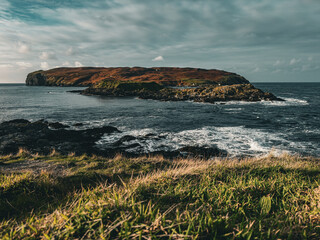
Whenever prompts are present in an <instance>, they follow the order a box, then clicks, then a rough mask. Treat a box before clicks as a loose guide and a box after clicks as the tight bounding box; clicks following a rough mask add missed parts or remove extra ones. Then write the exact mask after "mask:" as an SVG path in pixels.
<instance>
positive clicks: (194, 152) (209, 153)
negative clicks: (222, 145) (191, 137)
mask: <svg viewBox="0 0 320 240" xmlns="http://www.w3.org/2000/svg"><path fill="white" fill-rule="evenodd" d="M179 151H180V152H181V153H187V155H191V156H197V157H205V158H210V157H217V156H219V157H221V156H226V155H227V152H226V151H225V150H221V149H219V148H218V147H210V148H206V147H196V146H186V147H183V148H180V149H179Z"/></svg>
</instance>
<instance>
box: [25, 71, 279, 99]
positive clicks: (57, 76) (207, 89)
mask: <svg viewBox="0 0 320 240" xmlns="http://www.w3.org/2000/svg"><path fill="white" fill-rule="evenodd" d="M26 84H27V85H30V86H34V85H40V86H89V88H87V89H85V90H83V91H81V93H82V94H89V95H105V96H118V97H121V96H137V97H140V98H144V99H156V100H162V101H184V100H192V101H197V102H210V103H214V102H217V101H232V100H237V101H262V100H266V101H273V100H279V101H281V100H282V99H279V98H277V97H276V96H274V95H273V94H271V93H265V92H263V91H262V90H260V89H256V88H255V87H254V86H253V85H251V84H250V83H249V81H248V80H246V79H245V78H244V77H242V76H240V75H237V74H235V73H230V72H225V71H220V70H206V69H200V68H171V67H161V68H141V67H133V68H129V67H121V68H92V67H82V68H56V69H51V70H48V71H37V72H33V73H30V74H29V75H28V76H27V80H26Z"/></svg>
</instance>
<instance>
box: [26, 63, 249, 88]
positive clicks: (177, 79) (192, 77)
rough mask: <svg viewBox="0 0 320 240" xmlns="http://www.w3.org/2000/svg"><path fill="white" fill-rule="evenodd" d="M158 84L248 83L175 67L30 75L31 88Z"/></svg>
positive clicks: (225, 74)
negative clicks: (104, 83) (109, 81)
mask: <svg viewBox="0 0 320 240" xmlns="http://www.w3.org/2000/svg"><path fill="white" fill-rule="evenodd" d="M108 80H113V81H120V82H155V83H158V84H160V85H171V86H195V85H203V84H210V85H211V84H222V85H231V84H240V83H249V82H248V80H246V79H245V78H244V77H242V76H240V75H237V74H235V73H230V72H226V71H221V70H215V69H212V70H207V69H200V68H174V67H154V68H142V67H132V68H130V67H116V68H94V67H81V68H55V69H50V70H47V71H36V72H32V73H29V74H28V76H27V79H26V84H27V85H29V86H83V87H85V86H93V85H95V84H98V83H101V82H102V81H108Z"/></svg>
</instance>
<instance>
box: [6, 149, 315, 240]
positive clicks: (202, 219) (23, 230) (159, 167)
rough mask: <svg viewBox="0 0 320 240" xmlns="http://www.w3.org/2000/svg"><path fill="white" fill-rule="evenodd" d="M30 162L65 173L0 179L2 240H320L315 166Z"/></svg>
mask: <svg viewBox="0 0 320 240" xmlns="http://www.w3.org/2000/svg"><path fill="white" fill-rule="evenodd" d="M20 158H21V157H20ZM37 159H42V160H43V161H49V162H50V163H54V164H57V165H61V166H67V167H68V174H66V175H65V176H63V177H56V176H55V175H54V173H50V172H46V171H44V172H42V173H41V174H35V173H32V172H28V173H19V172H16V173H14V174H12V173H11V174H6V173H2V174H1V177H0V194H1V201H0V210H1V211H2V214H1V217H2V222H0V238H1V239H69V238H71V239H159V238H165V239H198V238H199V239H319V237H320V185H319V183H320V163H319V160H320V159H317V158H302V157H299V156H290V155H287V154H284V155H282V156H280V157H275V156H273V155H272V154H270V155H269V156H267V157H264V158H246V159H241V160H238V159H230V158H225V159H221V158H217V159H213V160H206V161H205V160H200V159H176V160H167V159H164V158H163V157H140V158H133V159H127V158H125V157H123V156H121V155H118V156H116V157H115V158H114V159H104V158H101V157H98V156H93V157H89V156H86V155H84V156H81V157H75V156H72V155H69V156H60V155H56V156H51V157H50V156H49V157H48V156H37ZM20 160H21V159H20ZM1 161H2V162H3V163H4V164H6V162H9V161H10V159H8V157H5V158H2V159H1ZM37 203H39V204H37ZM30 204H31V207H30ZM14 209H19V211H14Z"/></svg>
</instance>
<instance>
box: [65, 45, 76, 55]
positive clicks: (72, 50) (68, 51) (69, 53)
mask: <svg viewBox="0 0 320 240" xmlns="http://www.w3.org/2000/svg"><path fill="white" fill-rule="evenodd" d="M66 54H67V56H72V55H74V54H75V51H74V49H73V47H69V48H68V50H67V52H66Z"/></svg>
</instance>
